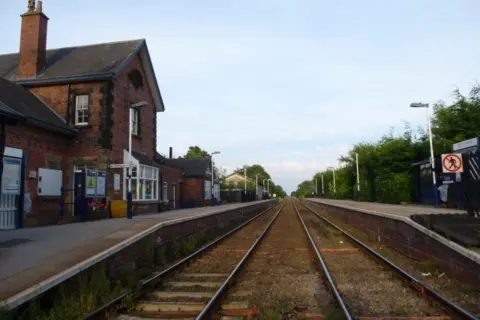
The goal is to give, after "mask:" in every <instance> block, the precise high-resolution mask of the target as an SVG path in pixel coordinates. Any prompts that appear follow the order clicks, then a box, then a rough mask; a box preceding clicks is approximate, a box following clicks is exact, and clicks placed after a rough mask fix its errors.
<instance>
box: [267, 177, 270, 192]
mask: <svg viewBox="0 0 480 320" xmlns="http://www.w3.org/2000/svg"><path fill="white" fill-rule="evenodd" d="M267 193H268V195H269V196H270V179H268V180H267Z"/></svg>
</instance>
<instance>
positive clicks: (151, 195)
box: [125, 164, 158, 201]
mask: <svg viewBox="0 0 480 320" xmlns="http://www.w3.org/2000/svg"><path fill="white" fill-rule="evenodd" d="M126 171H128V169H127V170H126ZM127 188H128V180H127V179H126V177H125V189H127ZM132 200H134V201H142V200H144V201H148V200H158V168H155V167H151V166H147V165H143V164H140V165H138V166H134V167H133V169H132Z"/></svg>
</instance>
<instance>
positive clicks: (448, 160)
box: [442, 153, 463, 172]
mask: <svg viewBox="0 0 480 320" xmlns="http://www.w3.org/2000/svg"><path fill="white" fill-rule="evenodd" d="M442 165H443V169H445V170H446V171H448V172H457V171H458V170H460V169H461V168H462V166H463V162H462V158H461V157H459V156H458V155H456V154H454V153H450V154H447V155H446V156H445V157H444V158H443V161H442Z"/></svg>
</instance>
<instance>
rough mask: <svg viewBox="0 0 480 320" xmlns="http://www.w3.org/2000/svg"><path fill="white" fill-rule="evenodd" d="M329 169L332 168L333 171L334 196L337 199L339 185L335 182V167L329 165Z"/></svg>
mask: <svg viewBox="0 0 480 320" xmlns="http://www.w3.org/2000/svg"><path fill="white" fill-rule="evenodd" d="M327 170H332V171H333V198H334V199H337V185H336V184H335V168H334V167H328V168H327Z"/></svg>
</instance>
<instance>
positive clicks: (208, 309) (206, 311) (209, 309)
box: [195, 204, 285, 320]
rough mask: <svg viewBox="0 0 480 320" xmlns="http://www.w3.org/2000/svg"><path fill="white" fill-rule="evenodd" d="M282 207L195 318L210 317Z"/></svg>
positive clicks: (198, 319)
mask: <svg viewBox="0 0 480 320" xmlns="http://www.w3.org/2000/svg"><path fill="white" fill-rule="evenodd" d="M284 207H285V205H283V204H282V205H281V207H280V209H278V211H277V213H276V214H275V216H274V217H273V218H272V220H270V222H269V223H268V225H267V227H266V228H265V230H263V232H262V234H260V236H259V237H258V238H257V240H256V241H255V242H254V243H253V245H252V246H251V247H250V249H249V250H248V251H247V253H245V255H244V256H243V258H242V260H240V262H239V263H238V264H237V265H236V266H235V268H234V269H233V271H232V272H231V273H230V275H229V276H228V278H227V279H226V280H225V282H224V283H223V284H222V286H221V287H220V288H219V289H218V290H217V292H215V295H214V296H213V297H212V298H211V299H210V300H209V301H208V302H207V304H206V305H205V307H204V308H203V310H202V311H201V312H200V313H199V314H198V315H197V316H196V317H195V320H201V319H211V314H212V313H213V312H214V305H215V304H216V303H217V302H219V301H220V298H221V296H222V295H224V294H226V292H227V290H226V289H227V288H228V285H229V284H230V283H231V282H232V280H233V278H234V277H235V275H236V274H237V273H238V271H239V270H240V268H242V267H243V265H244V264H245V261H247V259H248V258H249V257H250V255H251V254H252V252H253V251H254V250H255V249H256V248H257V247H258V245H259V244H260V242H261V241H262V240H263V238H265V235H266V234H267V231H268V230H269V229H270V227H271V226H272V225H273V222H275V220H276V219H277V217H278V215H279V214H280V212H281V211H282V210H283V208H284Z"/></svg>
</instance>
